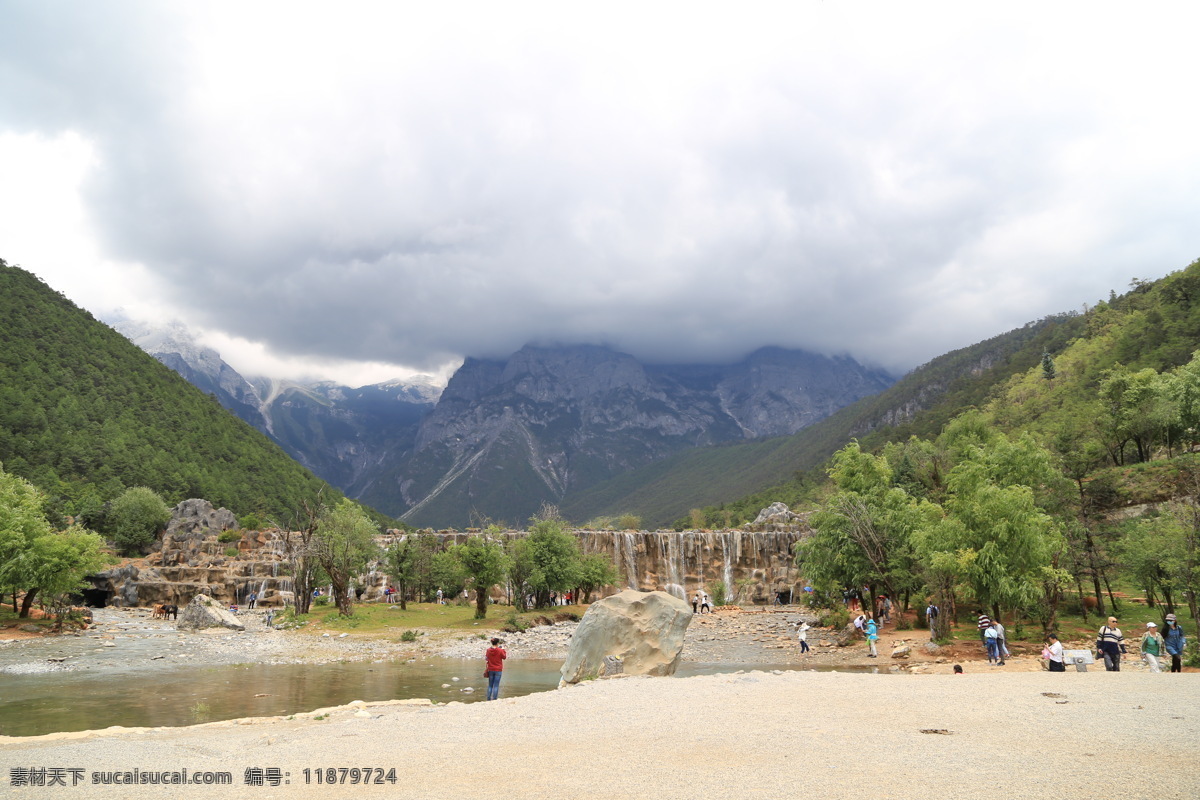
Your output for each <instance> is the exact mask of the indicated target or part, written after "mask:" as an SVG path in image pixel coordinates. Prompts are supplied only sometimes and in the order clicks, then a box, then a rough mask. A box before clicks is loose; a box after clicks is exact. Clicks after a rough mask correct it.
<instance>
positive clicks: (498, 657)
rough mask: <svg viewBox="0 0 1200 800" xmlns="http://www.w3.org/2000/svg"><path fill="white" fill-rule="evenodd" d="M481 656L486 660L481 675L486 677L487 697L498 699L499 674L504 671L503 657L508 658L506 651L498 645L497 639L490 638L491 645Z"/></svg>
mask: <svg viewBox="0 0 1200 800" xmlns="http://www.w3.org/2000/svg"><path fill="white" fill-rule="evenodd" d="M483 657H484V659H485V660H486V662H487V669H485V670H484V671H483V676H484V677H485V678H487V679H488V688H487V699H488V700H499V699H500V676H501V675H502V674H503V673H504V659H506V658H508V653H506V652H504V648H503V647H501V646H500V640H499V639H492V646H491V647H489V648H488V649H487V652H486V653H484V654H483Z"/></svg>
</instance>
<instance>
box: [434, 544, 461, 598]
mask: <svg viewBox="0 0 1200 800" xmlns="http://www.w3.org/2000/svg"><path fill="white" fill-rule="evenodd" d="M429 575H430V579H431V586H432V587H434V588H436V589H441V590H442V596H443V597H445V598H447V599H449V598H452V597H457V596H458V595H459V593H460V592H461V591H462V590H463V587H465V586H466V585H467V571H466V569H464V568H463V564H462V562H461V561H459V560H458V558H457V557H456V556H455V555H454V553H453V552H451V551H449V550H443V551H442V552H440V553H434V554H433V557H432V558H431V559H430V560H429Z"/></svg>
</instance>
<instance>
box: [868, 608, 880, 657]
mask: <svg viewBox="0 0 1200 800" xmlns="http://www.w3.org/2000/svg"><path fill="white" fill-rule="evenodd" d="M878 639H879V628H878V626H876V624H875V618H874V617H872V618H871V619H869V620H867V644H869V645H870V646H871V654H870V655H869V656H867V658H879V653H878V652H876V650H875V642H876V640H878Z"/></svg>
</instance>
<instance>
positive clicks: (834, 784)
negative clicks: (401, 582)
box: [0, 669, 1200, 800]
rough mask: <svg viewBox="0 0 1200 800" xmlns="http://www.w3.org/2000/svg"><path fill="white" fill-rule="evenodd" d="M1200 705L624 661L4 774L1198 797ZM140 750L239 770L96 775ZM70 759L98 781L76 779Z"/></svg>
mask: <svg viewBox="0 0 1200 800" xmlns="http://www.w3.org/2000/svg"><path fill="white" fill-rule="evenodd" d="M1198 709H1200V681H1197V680H1196V679H1195V678H1194V677H1193V676H1190V675H1182V676H1181V675H1154V674H1148V673H1133V672H1120V673H1105V672H1096V671H1092V672H1088V673H1076V672H1067V673H1053V674H1052V673H1045V672H1043V673H1020V674H1016V673H1005V672H996V671H990V672H989V671H985V670H983V669H980V670H974V669H968V671H967V673H966V674H965V675H961V676H953V675H930V676H924V677H920V678H918V677H913V676H908V675H857V674H845V673H810V672H793V673H784V674H779V675H775V674H770V673H764V672H748V673H743V674H732V675H710V676H697V677H692V678H675V679H672V678H653V679H652V678H620V679H614V680H607V681H603V680H602V681H592V682H588V683H585V684H582V685H580V686H577V687H572V688H568V689H563V690H558V691H552V692H544V693H540V694H533V695H529V696H526V697H520V698H514V699H502V700H501V701H499V702H495V703H475V704H456V703H451V704H448V705H438V706H432V705H396V704H375V705H369V706H365V707H358V706H349V707H343V708H339V709H333V710H329V709H326V710H322V711H320V712H316V713H313V714H302V715H294V716H293V717H289V718H268V719H256V720H241V721H230V722H222V723H212V724H209V725H203V726H196V727H192V728H167V729H143V730H110V731H104V732H99V733H86V734H53V735H50V736H42V737H33V738H29V739H0V768H2V770H3V774H2V776H0V786H3V787H4V791H5V792H6V795H5V796H10V797H37V798H77V797H88V798H101V799H103V798H124V797H129V796H130V795H131V794H133V793H134V792H136V793H137V794H138V796H139V797H144V798H154V797H172V798H180V800H192V798H195V799H196V800H200V799H201V798H210V797H229V796H235V797H254V798H264V799H265V798H285V797H321V798H349V797H353V798H371V797H387V798H390V799H393V800H394V799H395V798H410V797H411V798H418V797H419V798H426V797H462V796H468V797H473V798H504V800H511V799H512V798H555V800H559V799H560V798H562V797H571V796H586V797H595V798H610V797H611V798H618V797H620V798H624V797H630V796H635V797H718V796H737V797H747V798H772V800H774V799H775V798H779V797H805V798H816V799H818V800H820V799H821V798H839V800H840V799H841V798H857V797H870V798H912V797H919V796H923V795H929V794H934V795H939V796H947V797H958V798H984V797H987V798H989V800H990V798H994V797H996V796H1003V797H1006V798H1016V799H1017V800H1021V799H1022V798H1034V797H1038V798H1040V797H1043V796H1047V795H1051V796H1066V797H1095V796H1112V797H1121V798H1133V799H1135V800H1136V799H1138V798H1154V800H1191V798H1194V797H1196V796H1197V793H1198V792H1200V773H1198V772H1197V770H1196V768H1195V765H1196V764H1197V763H1200V710H1198ZM340 767H346V768H347V772H346V773H345V777H344V778H343V777H341V775H342V774H341V773H337V772H335V773H334V777H335V779H336V780H339V781H342V780H344V781H349V780H350V778H351V773H350V772H349V768H352V767H358V768H363V767H372V768H375V767H378V768H380V770H381V771H380V772H379V773H372V775H373V777H374V776H375V775H376V774H378V775H379V776H381V777H382V780H383V782H382V783H379V784H374V783H372V784H370V785H366V786H364V785H349V784H348V783H347V784H346V785H337V786H329V785H327V784H325V783H323V782H322V783H317V779H316V777H315V773H314V772H312V770H314V769H317V768H320V769H322V770H324V769H325V768H335V770H336V769H337V768H340ZM30 769H58V770H64V772H61V773H59V774H62V775H63V776H64V782H65V783H66V784H67V785H66V786H65V787H64V786H56V787H55V786H46V787H41V786H39V787H36V788H33V787H31V788H18V787H15V786H13V785H12V776H13V775H17V776H18V777H20V776H21V775H25V774H30V773H27V772H23V770H30ZM70 769H74V770H78V772H75V773H71V772H65V770H70ZM135 769H136V770H141V771H142V772H143V773H145V772H146V771H150V770H167V771H175V772H179V771H181V770H184V769H186V770H187V771H188V773H189V775H190V776H195V775H196V774H197V773H200V772H202V771H214V772H228V773H229V774H230V776H231V780H232V785H233V787H235V788H234V789H233V791H232V794H231V792H230V788H229V787H223V788H218V787H213V786H202V785H188V786H167V787H163V786H156V785H142V786H139V787H138V788H137V789H136V790H132V789H131V788H130V787H128V786H122V785H93V784H92V783H91V780H92V774H93V773H98V774H99V775H98V777H100V778H103V777H104V775H103V773H112V772H116V773H130V776H131V777H132V772H133V771H134V770H135ZM306 769H308V770H309V773H308V774H307V779H306V774H305V770H306ZM14 770H17V772H14ZM247 770H251V772H250V773H247ZM254 770H279V773H278V774H279V776H280V785H277V786H271V785H269V784H270V780H268V781H267V784H268V785H263V786H248V785H247V783H246V780H247V777H249V779H250V780H252V781H253V780H257V777H258V776H259V775H266V776H268V778H269V777H270V776H273V775H274V774H275V773H274V772H265V773H260V772H255V771H254ZM390 770H395V773H394V778H395V783H391V782H389V781H388V780H387V775H388V774H389V772H390ZM43 774H44V773H43ZM325 774H326V773H324V772H322V781H323V780H324V776H325ZM74 775H79V776H80V777H81V780H82V782H81V783H80V784H79V785H77V786H74V787H72V786H71V785H70V784H71V782H72V780H73V776H74ZM284 776H286V777H284ZM284 780H286V781H289V783H287V784H286V785H285V784H283V781H284Z"/></svg>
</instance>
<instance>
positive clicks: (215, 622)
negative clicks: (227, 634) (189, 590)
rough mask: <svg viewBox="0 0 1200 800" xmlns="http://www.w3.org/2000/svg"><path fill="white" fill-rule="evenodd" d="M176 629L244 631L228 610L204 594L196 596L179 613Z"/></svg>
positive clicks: (244, 627) (242, 626)
mask: <svg viewBox="0 0 1200 800" xmlns="http://www.w3.org/2000/svg"><path fill="white" fill-rule="evenodd" d="M176 627H177V628H179V629H180V630H195V629H198V628H217V627H221V628H229V629H230V630H235V631H244V630H246V626H245V625H243V624H242V623H241V621H240V620H239V619H238V618H237V617H235V616H234V615H233V614H231V613H230V612H229V609H227V608H225V606H223V605H221V604H220V603H218V602H217V601H216V600H213V599H212V598H211V597H209V596H208V595H206V594H198V595H196V596H195V597H193V598H192V602H190V603H188V604H187V605H186V606H184V607H183V611H180V612H179V622H178V623H177V624H176Z"/></svg>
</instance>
